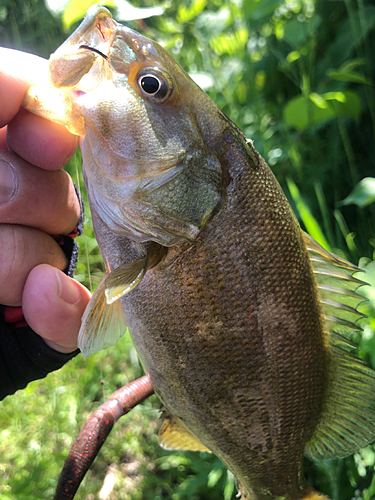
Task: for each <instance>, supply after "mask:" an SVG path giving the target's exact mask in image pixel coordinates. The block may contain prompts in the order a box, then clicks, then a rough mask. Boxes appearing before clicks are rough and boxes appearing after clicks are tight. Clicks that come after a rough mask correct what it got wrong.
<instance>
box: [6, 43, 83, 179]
mask: <svg viewBox="0 0 375 500" xmlns="http://www.w3.org/2000/svg"><path fill="white" fill-rule="evenodd" d="M47 72H48V61H47V60H46V59H43V58H41V57H38V56H34V55H32V54H27V53H25V52H20V51H17V50H12V49H4V48H0V101H1V106H0V127H4V126H5V125H7V124H9V126H8V131H7V145H8V147H9V148H10V149H11V150H13V151H14V152H15V153H17V154H18V155H19V156H21V157H22V158H24V159H25V160H27V161H28V162H29V163H32V164H33V165H37V166H38V167H41V168H44V169H47V170H56V169H59V168H61V167H63V166H64V165H66V163H67V162H68V160H69V158H70V157H71V156H72V155H73V154H74V152H75V150H76V148H77V145H78V137H77V136H74V135H72V134H71V133H70V132H68V130H67V129H66V128H65V127H64V126H63V125H59V124H56V123H53V124H52V122H49V121H48V120H45V119H44V118H41V117H39V116H36V115H33V114H31V113H28V112H26V111H25V110H22V112H20V107H21V104H22V101H23V97H24V94H25V92H26V91H27V89H28V88H29V87H30V85H32V84H33V83H35V82H37V81H40V80H42V81H43V79H47V80H48V73H47Z"/></svg>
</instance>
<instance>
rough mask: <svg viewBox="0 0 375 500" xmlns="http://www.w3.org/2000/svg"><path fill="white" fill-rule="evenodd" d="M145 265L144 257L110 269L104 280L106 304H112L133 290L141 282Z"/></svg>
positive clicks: (145, 269)
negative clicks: (112, 269)
mask: <svg viewBox="0 0 375 500" xmlns="http://www.w3.org/2000/svg"><path fill="white" fill-rule="evenodd" d="M147 267H148V259H147V257H145V258H144V259H140V260H136V261H135V262H131V263H130V264H124V265H123V266H120V267H118V268H117V269H115V270H114V271H112V272H111V274H110V275H109V276H108V278H106V280H105V295H106V297H107V304H112V303H113V302H115V301H116V300H118V299H119V298H120V297H122V296H123V295H125V294H126V293H129V292H130V291H131V290H133V288H135V287H136V286H137V285H138V284H139V283H140V282H141V280H142V278H143V276H144V275H145V273H146V271H147Z"/></svg>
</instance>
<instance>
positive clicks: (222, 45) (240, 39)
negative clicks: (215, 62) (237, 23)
mask: <svg viewBox="0 0 375 500" xmlns="http://www.w3.org/2000/svg"><path fill="white" fill-rule="evenodd" d="M248 40H249V32H248V30H247V29H246V28H240V29H238V30H236V31H235V32H234V33H223V34H221V35H219V36H217V37H215V38H213V39H212V40H211V42H210V45H211V48H212V50H214V51H215V52H216V54H217V55H219V56H222V55H223V54H229V55H230V56H233V55H235V54H237V52H238V51H240V50H242V49H243V48H244V47H245V45H246V43H247V41H248Z"/></svg>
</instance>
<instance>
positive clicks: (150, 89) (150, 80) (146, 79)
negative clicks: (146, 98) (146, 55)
mask: <svg viewBox="0 0 375 500" xmlns="http://www.w3.org/2000/svg"><path fill="white" fill-rule="evenodd" d="M139 84H140V86H141V87H142V89H143V91H144V92H146V94H150V95H154V94H156V92H157V91H158V90H159V89H160V87H161V83H160V80H159V78H156V76H153V75H145V76H141V78H140V79H139Z"/></svg>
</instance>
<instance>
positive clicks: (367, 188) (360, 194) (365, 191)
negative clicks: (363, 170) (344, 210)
mask: <svg viewBox="0 0 375 500" xmlns="http://www.w3.org/2000/svg"><path fill="white" fill-rule="evenodd" d="M374 201H375V178H374V177H365V178H364V179H362V180H361V181H360V182H358V184H357V185H356V186H355V188H354V189H353V191H352V192H351V193H350V194H349V195H348V196H347V197H346V198H345V199H344V200H343V201H342V202H341V204H342V205H352V204H353V205H357V206H358V207H360V208H363V207H367V205H370V204H371V203H374Z"/></svg>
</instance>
